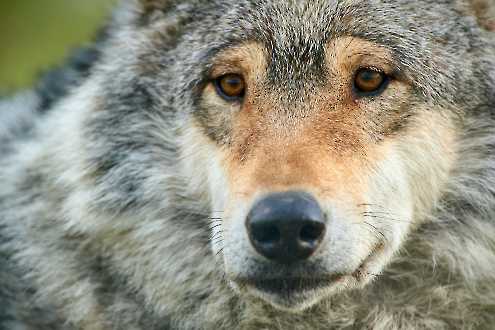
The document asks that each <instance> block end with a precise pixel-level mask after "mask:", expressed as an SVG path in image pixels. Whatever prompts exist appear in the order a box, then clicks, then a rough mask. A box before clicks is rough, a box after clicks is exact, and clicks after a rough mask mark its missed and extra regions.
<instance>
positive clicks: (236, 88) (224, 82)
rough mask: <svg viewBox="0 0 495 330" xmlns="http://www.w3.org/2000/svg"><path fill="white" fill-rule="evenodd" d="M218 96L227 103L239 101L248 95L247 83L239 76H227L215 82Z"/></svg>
mask: <svg viewBox="0 0 495 330" xmlns="http://www.w3.org/2000/svg"><path fill="white" fill-rule="evenodd" d="M214 83H215V88H216V90H217V93H218V95H220V97H221V98H223V99H225V100H227V101H230V102H232V101H238V100H239V99H241V98H242V97H244V94H245V93H246V83H245V82H244V79H243V78H242V76H240V75H238V74H226V75H224V76H221V77H219V78H217V79H216V80H215V82H214Z"/></svg>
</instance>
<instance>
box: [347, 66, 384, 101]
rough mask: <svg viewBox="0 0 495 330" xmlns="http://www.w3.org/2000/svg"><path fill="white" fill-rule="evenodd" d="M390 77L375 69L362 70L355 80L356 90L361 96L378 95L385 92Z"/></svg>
mask: <svg viewBox="0 0 495 330" xmlns="http://www.w3.org/2000/svg"><path fill="white" fill-rule="evenodd" d="M388 82H389V78H388V76H387V75H386V74H385V73H384V72H381V71H378V70H375V69H360V70H359V71H358V72H357V73H356V77H355V78H354V88H355V90H356V92H357V93H358V95H359V96H373V95H378V94H380V93H381V92H383V91H384V90H385V88H386V87H387V85H388Z"/></svg>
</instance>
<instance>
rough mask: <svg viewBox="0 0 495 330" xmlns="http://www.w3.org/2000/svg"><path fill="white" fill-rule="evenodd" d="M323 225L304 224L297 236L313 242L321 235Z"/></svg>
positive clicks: (302, 239)
mask: <svg viewBox="0 0 495 330" xmlns="http://www.w3.org/2000/svg"><path fill="white" fill-rule="evenodd" d="M324 230H325V227H324V226H321V225H320V226H319V225H316V224H309V225H305V226H303V227H302V228H301V231H300V233H299V238H300V239H301V241H303V242H306V243H314V242H315V241H318V240H319V239H320V238H321V237H322V236H323V231H324Z"/></svg>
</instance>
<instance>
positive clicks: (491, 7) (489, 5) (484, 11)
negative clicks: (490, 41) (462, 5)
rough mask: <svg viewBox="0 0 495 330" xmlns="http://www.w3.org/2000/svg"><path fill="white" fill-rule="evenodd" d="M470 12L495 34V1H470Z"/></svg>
mask: <svg viewBox="0 0 495 330" xmlns="http://www.w3.org/2000/svg"><path fill="white" fill-rule="evenodd" d="M467 2H468V5H469V7H470V9H469V11H470V12H471V13H472V14H474V16H476V18H477V19H478V22H479V24H480V25H481V26H482V27H483V28H485V29H486V30H488V31H494V32H495V0H468V1H467Z"/></svg>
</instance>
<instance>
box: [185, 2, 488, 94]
mask: <svg viewBox="0 0 495 330" xmlns="http://www.w3.org/2000/svg"><path fill="white" fill-rule="evenodd" d="M196 6H197V7H195V8H196V9H195V11H194V24H191V28H190V30H188V34H187V38H185V39H184V40H183V43H182V44H181V45H180V48H181V51H177V52H178V53H180V54H179V56H181V57H182V58H184V57H187V54H186V53H187V52H189V54H190V55H192V56H193V57H191V62H190V63H191V64H192V65H193V66H194V65H201V66H203V67H204V66H207V65H208V61H209V59H211V58H212V57H214V55H215V53H216V52H218V51H221V50H224V49H225V48H226V47H230V46H232V45H235V44H240V43H245V42H252V41H255V42H260V43H262V44H263V45H265V47H266V49H267V50H268V52H269V54H270V60H271V61H272V62H276V63H277V64H278V65H273V66H271V67H272V68H273V70H272V71H270V72H269V74H270V76H271V77H272V81H273V82H277V83H283V82H284V81H287V80H288V81H298V80H299V79H298V78H300V77H301V76H304V77H308V76H313V77H315V78H317V76H318V73H319V72H321V69H322V67H321V64H322V59H323V56H322V54H323V50H324V45H325V44H326V43H327V42H328V41H329V40H331V39H334V38H337V37H339V36H354V37H359V38H362V39H365V40H369V41H372V42H374V43H378V44H381V45H383V46H384V47H386V48H388V49H390V50H391V51H392V53H393V56H394V57H395V58H396V60H397V62H398V63H400V65H401V70H402V71H403V72H404V74H405V75H407V76H408V78H409V79H410V81H411V83H412V84H413V86H415V87H416V89H417V90H418V92H419V93H420V94H422V95H424V96H425V97H427V98H429V99H435V100H436V101H437V102H439V101H444V102H448V103H454V102H455V103H459V100H454V98H456V97H457V98H459V99H464V98H469V97H470V95H471V94H472V93H471V91H467V90H466V91H465V86H471V85H472V84H471V83H470V82H469V81H468V80H469V79H473V73H472V72H473V70H472V69H471V68H470V67H469V66H467V65H465V64H466V58H469V59H473V58H476V57H475V56H473V55H472V54H473V53H477V52H482V51H483V50H481V47H480V46H479V44H478V45H477V41H476V40H477V39H479V37H476V34H475V33H473V32H470V31H477V29H478V30H479V28H478V27H477V23H476V20H475V19H474V18H471V17H467V16H466V17H463V16H462V17H461V16H459V15H456V14H454V13H455V10H456V8H455V6H454V2H453V3H452V6H445V4H443V3H441V4H437V3H436V2H433V1H421V0H420V1H412V0H398V1H397V0H393V1H392V0H372V1H361V0H352V1H351V0H348V1H332V0H325V1H323V0H313V1H304V0H299V1H266V0H264V1H263V0H258V1H254V0H250V1H249V0H241V1H236V2H235V3H232V2H230V1H229V2H227V1H224V0H214V1H208V3H207V4H206V3H203V4H202V5H200V4H196ZM219 13H221V14H219ZM445 17H449V19H445ZM200 21H201V22H200ZM199 22H200V23H199ZM466 27H469V28H468V29H466ZM191 50H194V53H191ZM480 58H481V57H480ZM480 62H482V61H481V60H480ZM460 64H464V65H460ZM181 70H182V71H183V72H184V70H183V69H181ZM196 71H200V69H198V70H196ZM286 77H290V78H293V79H284V78H286ZM462 86H464V88H462ZM459 90H460V91H461V93H459ZM464 91H465V93H463V92H464Z"/></svg>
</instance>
